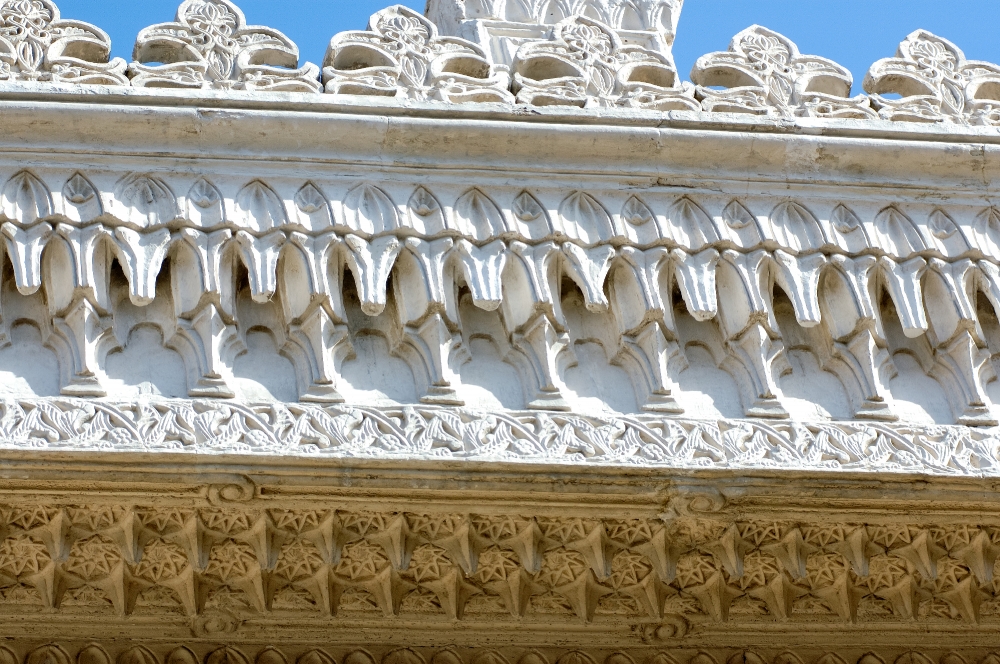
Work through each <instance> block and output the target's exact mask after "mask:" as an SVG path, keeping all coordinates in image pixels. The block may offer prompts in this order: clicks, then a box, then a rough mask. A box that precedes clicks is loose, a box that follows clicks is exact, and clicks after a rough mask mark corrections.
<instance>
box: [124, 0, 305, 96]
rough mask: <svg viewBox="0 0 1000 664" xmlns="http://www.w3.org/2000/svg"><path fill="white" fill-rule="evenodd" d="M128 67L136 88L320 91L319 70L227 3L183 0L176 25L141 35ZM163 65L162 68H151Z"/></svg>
mask: <svg viewBox="0 0 1000 664" xmlns="http://www.w3.org/2000/svg"><path fill="white" fill-rule="evenodd" d="M132 57H133V59H134V60H135V62H133V63H132V64H131V65H130V66H129V76H131V78H132V85H133V86H136V87H166V88H214V89H220V90H234V89H235V90H260V91H278V92H319V90H320V84H319V68H318V67H317V66H316V65H314V64H312V63H306V64H305V65H303V66H302V67H299V66H298V62H299V49H298V47H296V46H295V44H294V43H292V41H291V40H290V39H288V37H286V36H285V35H283V34H281V33H280V32H278V31H277V30H273V29H271V28H266V27H263V26H258V25H247V22H246V18H245V17H244V16H243V12H242V11H240V9H239V8H238V7H237V6H236V5H234V4H233V3H231V2H229V0H185V2H183V3H181V6H180V7H179V8H178V9H177V17H176V19H175V21H174V22H173V23H160V24H158V25H153V26H150V27H148V28H146V29H144V30H143V31H142V32H140V33H139V36H138V38H137V39H136V43H135V50H134V52H133V55H132ZM150 63H163V64H150Z"/></svg>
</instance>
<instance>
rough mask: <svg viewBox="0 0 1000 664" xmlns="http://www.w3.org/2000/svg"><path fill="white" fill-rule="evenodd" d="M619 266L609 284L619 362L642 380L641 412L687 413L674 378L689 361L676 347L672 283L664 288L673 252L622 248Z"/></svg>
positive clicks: (640, 386)
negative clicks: (617, 329)
mask: <svg viewBox="0 0 1000 664" xmlns="http://www.w3.org/2000/svg"><path fill="white" fill-rule="evenodd" d="M619 253H620V255H621V261H620V265H621V267H620V268H619V269H617V270H616V271H615V274H614V278H613V279H612V281H611V293H612V303H613V310H614V314H615V319H616V320H617V321H618V327H619V331H620V332H621V336H620V342H619V343H620V346H619V350H618V355H617V357H616V358H615V363H616V364H623V365H628V366H629V367H631V368H632V369H633V371H631V372H629V373H630V375H632V376H634V377H641V379H642V384H641V385H637V386H636V387H637V390H640V391H641V392H643V393H645V395H646V396H645V403H644V404H643V407H642V408H643V410H647V411H654V412H662V413H674V414H678V413H683V412H684V409H683V408H682V407H681V406H680V404H678V403H677V400H676V399H675V398H674V392H675V390H676V389H677V383H676V382H675V380H674V379H673V376H675V375H677V374H678V373H680V372H681V371H683V370H684V369H685V368H687V360H686V359H685V358H684V354H683V353H682V352H681V348H680V345H679V344H678V343H677V333H676V329H675V326H674V324H673V311H672V307H671V305H670V302H669V301H667V302H664V300H663V295H664V294H666V295H667V297H669V295H670V291H669V284H668V285H667V287H666V289H664V288H662V287H661V284H660V278H661V276H667V277H668V278H669V273H665V270H666V266H667V265H668V262H669V260H670V253H669V252H668V251H667V250H666V249H664V248H663V247H654V248H652V249H647V250H645V251H641V250H639V249H634V248H632V247H623V248H622V249H621V251H620V252H619Z"/></svg>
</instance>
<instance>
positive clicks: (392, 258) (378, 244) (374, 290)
mask: <svg viewBox="0 0 1000 664" xmlns="http://www.w3.org/2000/svg"><path fill="white" fill-rule="evenodd" d="M344 246H345V248H346V249H347V251H346V252H345V253H344V258H345V260H346V262H347V266H348V268H350V270H351V272H352V273H353V274H354V281H355V283H356V284H357V287H358V297H359V298H360V299H361V310H362V311H363V312H364V313H365V314H367V315H369V316H378V315H379V314H380V313H382V311H383V310H384V309H385V305H386V284H387V283H388V281H389V273H390V272H391V271H392V266H393V264H394V263H395V262H396V257H397V256H399V252H400V251H401V250H402V248H403V245H402V244H400V242H399V240H398V239H396V238H395V237H394V236H391V235H386V236H383V237H380V238H376V239H374V240H372V241H371V242H368V241H366V240H364V239H362V238H360V237H358V236H357V235H348V236H346V237H345V238H344Z"/></svg>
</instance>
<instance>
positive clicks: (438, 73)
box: [323, 5, 513, 103]
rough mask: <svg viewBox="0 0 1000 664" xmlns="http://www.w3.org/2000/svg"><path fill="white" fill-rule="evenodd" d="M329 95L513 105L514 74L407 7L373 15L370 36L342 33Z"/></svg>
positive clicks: (326, 69)
mask: <svg viewBox="0 0 1000 664" xmlns="http://www.w3.org/2000/svg"><path fill="white" fill-rule="evenodd" d="M323 82H324V83H325V84H326V91H327V92H330V93H333V94H343V95H373V96H381V97H401V98H409V99H418V100H424V99H433V100H437V101H446V102H453V103H469V102H478V103H483V102H508V103H509V102H511V101H512V100H513V99H512V97H511V95H510V93H509V92H508V87H509V86H510V76H509V75H508V74H507V72H505V71H501V70H496V69H494V67H493V66H492V65H491V64H490V62H489V61H488V60H487V59H486V54H485V53H484V52H483V50H482V49H481V48H480V47H479V46H477V45H476V44H474V43H472V42H469V41H466V40H464V39H459V38H457V37H439V36H438V30H437V27H436V26H435V25H434V24H433V23H432V22H430V21H428V20H427V19H426V18H424V17H423V16H421V15H420V14H418V13H416V12H414V11H413V10H411V9H407V8H406V7H403V6H402V5H395V6H393V7H389V8H388V9H384V10H382V11H380V12H378V13H376V14H374V15H373V16H372V17H371V20H370V21H369V22H368V30H367V31H366V32H342V33H340V34H338V35H336V36H335V37H334V38H333V40H332V41H331V42H330V47H329V48H328V49H327V52H326V58H325V59H324V61H323Z"/></svg>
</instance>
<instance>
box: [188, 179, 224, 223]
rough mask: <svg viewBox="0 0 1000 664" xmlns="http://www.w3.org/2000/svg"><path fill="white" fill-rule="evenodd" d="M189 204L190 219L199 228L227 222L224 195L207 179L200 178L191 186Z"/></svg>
mask: <svg viewBox="0 0 1000 664" xmlns="http://www.w3.org/2000/svg"><path fill="white" fill-rule="evenodd" d="M187 203H188V204H187V217H188V219H190V220H191V221H192V222H194V223H195V224H197V225H199V226H202V227H206V228H207V227H211V226H216V225H218V224H221V223H222V222H223V221H224V220H225V211H224V209H223V204H222V194H221V193H219V190H218V189H216V188H215V185H213V184H212V183H211V182H209V181H208V180H206V179H205V178H200V179H199V180H198V181H197V182H195V183H194V185H192V186H191V191H189V192H188V195H187Z"/></svg>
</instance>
